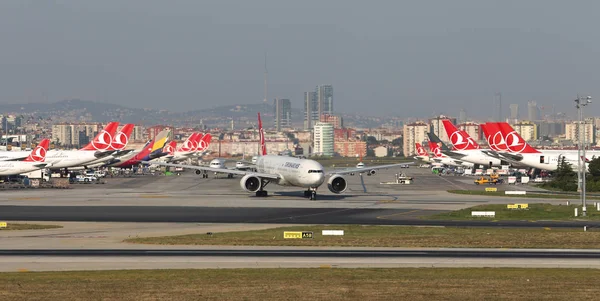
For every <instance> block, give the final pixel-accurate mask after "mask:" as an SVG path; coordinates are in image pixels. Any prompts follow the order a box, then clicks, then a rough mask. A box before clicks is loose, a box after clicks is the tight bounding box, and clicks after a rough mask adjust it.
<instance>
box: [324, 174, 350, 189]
mask: <svg viewBox="0 0 600 301" xmlns="http://www.w3.org/2000/svg"><path fill="white" fill-rule="evenodd" d="M327 188H329V191H331V192H333V193H342V192H344V191H346V188H348V184H347V183H346V179H344V177H342V176H340V175H333V176H331V177H330V178H329V181H327Z"/></svg>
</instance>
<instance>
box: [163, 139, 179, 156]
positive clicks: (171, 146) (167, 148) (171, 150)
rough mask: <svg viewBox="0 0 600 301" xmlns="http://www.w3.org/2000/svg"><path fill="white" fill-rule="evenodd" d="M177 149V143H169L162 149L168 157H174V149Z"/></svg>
mask: <svg viewBox="0 0 600 301" xmlns="http://www.w3.org/2000/svg"><path fill="white" fill-rule="evenodd" d="M176 147H177V142H175V141H171V142H169V144H167V145H165V148H164V149H163V152H164V153H168V154H169V155H172V156H173V155H175V148H176Z"/></svg>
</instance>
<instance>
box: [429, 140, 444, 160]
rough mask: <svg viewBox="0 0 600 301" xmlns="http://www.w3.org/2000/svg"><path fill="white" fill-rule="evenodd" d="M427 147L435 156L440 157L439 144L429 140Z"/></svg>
mask: <svg viewBox="0 0 600 301" xmlns="http://www.w3.org/2000/svg"><path fill="white" fill-rule="evenodd" d="M429 149H430V150H431V152H432V153H433V155H434V156H435V157H436V158H441V157H442V156H443V154H442V149H441V145H440V144H438V143H435V142H432V141H429Z"/></svg>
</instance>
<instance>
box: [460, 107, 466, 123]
mask: <svg viewBox="0 0 600 301" xmlns="http://www.w3.org/2000/svg"><path fill="white" fill-rule="evenodd" d="M465 122H467V111H465V109H460V112H459V113H458V123H465Z"/></svg>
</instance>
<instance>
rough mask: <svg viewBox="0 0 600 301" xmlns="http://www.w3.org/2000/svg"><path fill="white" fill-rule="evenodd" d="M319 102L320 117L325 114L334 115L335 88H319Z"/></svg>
mask: <svg viewBox="0 0 600 301" xmlns="http://www.w3.org/2000/svg"><path fill="white" fill-rule="evenodd" d="M316 93H317V101H318V103H319V108H318V110H319V116H321V115H323V114H327V115H333V86H332V85H320V86H317V90H316Z"/></svg>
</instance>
